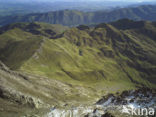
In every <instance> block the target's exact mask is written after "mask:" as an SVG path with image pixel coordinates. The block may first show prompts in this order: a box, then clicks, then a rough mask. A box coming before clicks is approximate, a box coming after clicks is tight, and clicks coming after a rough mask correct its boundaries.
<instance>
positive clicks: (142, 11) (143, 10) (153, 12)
mask: <svg viewBox="0 0 156 117" xmlns="http://www.w3.org/2000/svg"><path fill="white" fill-rule="evenodd" d="M122 18H129V19H133V20H150V21H155V20H156V6H155V5H143V6H138V7H128V8H120V9H115V10H111V11H96V12H81V11H76V10H61V11H52V12H47V13H32V14H27V15H12V16H6V17H1V18H0V25H6V24H10V23H15V22H34V21H38V22H46V23H51V24H62V25H68V26H76V25H80V24H98V23H102V22H111V21H115V20H118V19H122Z"/></svg>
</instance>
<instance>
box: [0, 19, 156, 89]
mask: <svg viewBox="0 0 156 117" xmlns="http://www.w3.org/2000/svg"><path fill="white" fill-rule="evenodd" d="M121 22H122V23H123V24H124V22H125V20H122V21H121ZM131 22H133V21H126V25H128V24H130V26H132V27H131V28H130V27H128V28H127V29H121V27H118V25H117V24H118V22H115V23H112V25H114V26H115V27H116V28H115V27H114V26H112V25H110V24H100V25H97V26H96V27H95V28H89V27H87V26H79V27H78V28H70V29H66V28H65V29H66V31H64V32H62V33H59V34H53V33H49V32H51V31H53V30H52V29H51V30H50V29H49V27H47V29H44V28H45V27H44V28H43V25H42V24H39V23H31V24H23V23H21V24H20V23H18V24H13V25H9V26H5V27H3V28H1V35H0V41H1V45H0V52H1V55H0V59H1V60H2V61H3V62H4V63H5V64H6V65H7V66H9V67H10V68H11V69H13V70H20V71H24V72H28V73H32V74H37V75H42V76H46V77H49V78H52V79H57V80H60V81H63V82H68V83H71V84H77V83H79V84H83V85H87V86H88V85H89V86H90V85H91V84H92V86H93V88H95V87H94V85H95V84H96V83H99V84H101V85H103V84H108V86H111V85H112V86H113V87H115V88H116V85H118V84H120V86H121V87H127V88H132V87H134V86H135V85H140V86H143V85H146V86H154V84H155V82H156V81H155V73H156V72H155V70H156V68H155V64H156V63H155V57H156V52H155V50H156V49H155V47H156V46H155V44H156V43H155V34H156V33H155V31H156V27H155V25H154V24H153V23H151V22H138V24H139V23H141V24H142V25H140V26H138V27H133V25H131ZM134 23H135V22H134ZM8 27H9V28H8ZM45 30H50V31H45ZM56 33H57V32H56ZM53 35H59V36H55V37H53ZM112 72H113V74H112ZM152 84H153V85H152ZM101 85H98V86H97V85H96V86H97V88H100V90H101ZM108 86H107V85H105V86H104V87H108ZM121 87H118V88H117V90H118V89H119V90H120V89H121Z"/></svg>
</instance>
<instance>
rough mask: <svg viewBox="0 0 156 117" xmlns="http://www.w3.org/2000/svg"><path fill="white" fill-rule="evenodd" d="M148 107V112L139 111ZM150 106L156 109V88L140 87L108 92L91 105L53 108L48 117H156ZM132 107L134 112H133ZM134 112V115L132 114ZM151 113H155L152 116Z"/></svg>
mask: <svg viewBox="0 0 156 117" xmlns="http://www.w3.org/2000/svg"><path fill="white" fill-rule="evenodd" d="M145 108H146V109H147V113H146V112H145V111H144V113H141V112H138V109H140V110H141V109H145ZM150 108H152V109H154V111H155V109H156V90H153V89H149V88H139V89H137V90H131V91H124V92H122V93H121V94H119V93H116V94H115V95H114V94H108V95H107V96H104V97H103V98H102V99H100V100H99V101H98V102H97V103H96V104H95V105H93V106H89V107H81V106H80V107H76V108H74V107H73V108H72V109H67V110H64V109H56V108H55V107H54V108H52V109H51V112H50V113H49V114H48V115H47V116H48V117H133V116H136V117H140V116H141V115H143V116H146V115H147V116H148V117H155V112H154V113H152V112H151V113H148V112H149V111H152V110H150ZM132 109H133V110H134V112H133V113H132V112H131V111H132ZM132 114H133V115H132ZM149 114H153V115H152V116H150V115H149Z"/></svg>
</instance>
